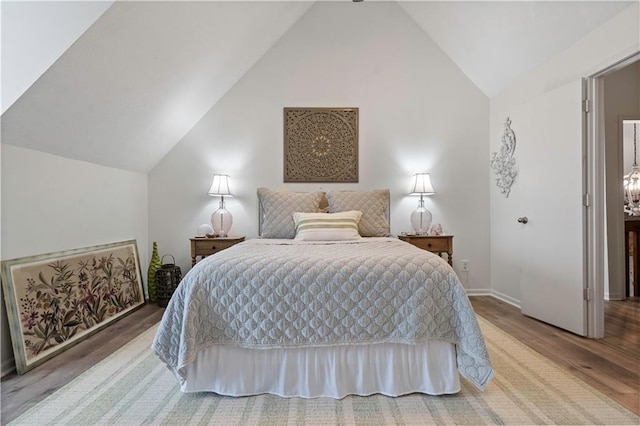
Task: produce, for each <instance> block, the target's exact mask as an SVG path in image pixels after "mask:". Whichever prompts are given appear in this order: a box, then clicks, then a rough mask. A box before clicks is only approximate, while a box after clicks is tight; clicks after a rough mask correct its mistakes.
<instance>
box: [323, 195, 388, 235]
mask: <svg viewBox="0 0 640 426" xmlns="http://www.w3.org/2000/svg"><path fill="white" fill-rule="evenodd" d="M326 196H327V201H328V202H329V213H337V212H344V211H350V210H357V211H360V212H362V218H361V219H360V222H359V223H358V231H359V233H360V235H361V236H363V237H388V236H390V235H391V226H390V225H389V197H390V195H389V190H388V189H377V190H373V191H328V192H327V193H326Z"/></svg>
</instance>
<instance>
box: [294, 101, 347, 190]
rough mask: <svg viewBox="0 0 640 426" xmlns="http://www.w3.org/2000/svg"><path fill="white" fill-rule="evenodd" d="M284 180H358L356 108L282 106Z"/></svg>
mask: <svg viewBox="0 0 640 426" xmlns="http://www.w3.org/2000/svg"><path fill="white" fill-rule="evenodd" d="M283 180H284V182H343V183H344V182H352V183H356V182H358V108H284V179H283Z"/></svg>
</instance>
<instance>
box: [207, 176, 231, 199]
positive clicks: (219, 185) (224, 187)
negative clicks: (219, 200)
mask: <svg viewBox="0 0 640 426" xmlns="http://www.w3.org/2000/svg"><path fill="white" fill-rule="evenodd" d="M207 194H209V195H211V196H216V195H217V196H221V197H233V195H232V194H231V191H230V190H229V175H218V174H215V175H213V182H211V188H209V192H207Z"/></svg>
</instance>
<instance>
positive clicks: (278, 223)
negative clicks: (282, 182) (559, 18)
mask: <svg viewBox="0 0 640 426" xmlns="http://www.w3.org/2000/svg"><path fill="white" fill-rule="evenodd" d="M322 194H323V193H322V192H321V191H316V192H285V191H271V190H269V189H267V188H258V202H259V203H260V210H261V212H262V213H261V214H262V217H261V221H262V222H261V228H260V229H261V234H260V235H261V236H262V238H288V239H291V238H293V237H295V236H296V230H295V224H294V223H293V214H294V213H296V212H303V213H313V212H316V211H318V208H319V206H320V200H321V199H322Z"/></svg>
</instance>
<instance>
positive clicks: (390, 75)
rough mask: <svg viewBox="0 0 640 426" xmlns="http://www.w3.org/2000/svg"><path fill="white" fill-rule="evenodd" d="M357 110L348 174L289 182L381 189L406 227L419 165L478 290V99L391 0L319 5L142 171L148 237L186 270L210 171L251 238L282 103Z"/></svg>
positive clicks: (483, 198) (484, 267) (273, 165)
mask: <svg viewBox="0 0 640 426" xmlns="http://www.w3.org/2000/svg"><path fill="white" fill-rule="evenodd" d="M296 106H298V107H305V106H308V107H312V106H313V107H320V106H325V107H329V106H334V107H340V106H346V107H358V108H359V112H360V126H359V130H360V139H359V141H360V142H359V145H360V182H359V183H358V184H349V185H347V184H318V185H313V184H289V185H287V187H288V188H289V189H292V190H312V189H316V188H319V187H321V188H323V189H326V190H328V189H363V190H365V189H374V188H390V190H391V194H392V200H391V205H392V212H391V218H392V223H391V230H392V232H393V233H396V234H397V233H400V232H401V231H409V230H410V229H411V228H410V222H409V216H410V213H411V211H412V210H414V209H415V208H416V206H417V199H416V198H415V197H410V196H407V195H406V194H407V193H408V191H409V189H410V184H411V178H412V174H413V173H415V172H418V171H428V172H430V173H431V178H432V182H433V185H434V187H435V189H436V191H437V194H436V195H435V196H433V197H430V198H429V199H427V201H426V206H427V208H429V209H430V210H431V211H432V212H433V215H434V222H440V223H442V225H443V227H444V229H445V231H446V232H448V233H452V234H454V235H455V237H454V254H455V264H454V266H455V268H456V269H457V270H460V267H459V266H460V265H459V261H460V260H463V259H466V260H469V261H470V268H469V269H470V271H469V273H468V276H464V275H463V276H461V278H462V279H463V281H466V286H467V288H468V289H470V290H486V289H488V280H489V268H488V262H489V253H488V249H487V248H488V244H489V228H488V224H489V216H488V212H489V203H488V195H489V194H488V192H489V188H488V181H489V176H488V173H489V172H488V156H489V154H488V150H487V144H486V141H487V140H488V137H489V132H488V128H487V123H488V122H489V114H488V112H489V111H488V108H489V105H488V99H487V97H486V96H485V95H484V94H482V93H481V91H480V90H478V89H477V88H476V87H475V86H474V85H473V84H472V83H471V82H470V81H469V79H468V78H467V77H466V76H465V75H464V74H463V73H462V72H461V71H460V69H459V68H458V67H457V66H456V65H455V64H454V63H453V62H452V61H451V60H450V59H449V58H448V57H447V56H446V55H445V54H444V53H443V52H442V51H441V50H440V49H439V48H438V47H437V46H436V45H435V44H434V43H433V42H431V41H430V39H429V38H428V37H427V36H426V35H425V34H424V32H423V31H422V30H421V29H420V28H419V27H418V26H417V25H416V24H415V23H414V22H413V21H412V20H411V19H410V18H409V17H408V16H407V15H406V13H405V12H404V11H403V10H402V9H401V8H400V7H399V6H398V5H397V4H396V3H394V2H384V3H379V2H365V3H359V4H354V3H351V2H340V3H338V2H318V3H316V4H315V5H314V6H312V7H311V8H310V9H309V11H308V12H307V14H305V15H304V16H303V17H302V18H301V19H300V20H299V21H298V22H297V23H296V24H295V25H294V26H293V27H292V28H291V30H290V31H289V32H287V33H286V34H285V35H284V36H283V38H282V39H280V40H279V41H278V42H277V43H276V44H275V45H274V47H272V49H271V50H270V51H268V52H267V53H266V54H265V55H264V56H263V58H262V59H261V60H260V61H259V62H258V63H257V64H256V65H255V66H254V67H253V68H252V69H251V70H250V71H249V72H247V73H246V74H245V75H244V77H243V78H242V79H241V80H239V82H238V83H237V84H236V85H235V86H234V87H233V88H232V89H231V90H230V91H229V92H228V93H227V94H226V95H225V96H224V97H223V98H222V99H221V100H220V102H218V103H217V104H216V105H215V106H214V107H213V108H212V109H211V110H210V111H209V112H208V113H207V114H206V115H205V116H204V117H203V119H202V120H201V121H200V122H199V123H198V125H196V126H195V127H194V128H193V129H192V130H191V131H190V132H189V134H187V136H185V138H183V139H182V141H181V142H180V143H179V144H178V145H177V146H176V147H175V148H174V149H173V150H172V151H171V152H170V153H169V154H168V155H167V156H166V157H165V158H164V159H163V160H162V161H161V162H160V163H159V164H158V165H157V166H156V167H155V168H154V169H153V170H152V171H151V173H150V174H149V222H150V227H149V236H150V240H151V241H157V242H158V246H159V250H160V252H161V254H164V253H171V254H172V255H174V256H175V258H176V261H177V263H178V265H179V266H180V267H181V268H182V271H183V274H184V273H186V271H187V270H188V269H189V268H190V265H191V263H190V254H189V241H188V238H189V237H192V236H194V235H195V232H196V229H197V227H198V225H200V224H202V223H207V222H209V216H210V215H211V213H212V212H213V211H214V210H215V209H216V208H217V204H218V199H216V198H211V197H208V196H207V195H206V192H207V189H208V188H209V185H210V183H211V177H212V173H213V172H214V171H215V172H225V173H228V174H230V176H231V185H232V188H231V190H232V192H233V193H234V194H235V198H232V199H229V200H228V203H227V208H228V209H229V210H230V211H231V212H232V213H233V215H234V226H233V228H232V234H235V235H245V236H247V237H256V236H257V233H258V228H257V226H258V225H257V215H258V213H257V199H256V188H257V187H260V186H266V187H270V188H272V189H277V188H280V187H282V186H283V116H282V114H283V107H296Z"/></svg>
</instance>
